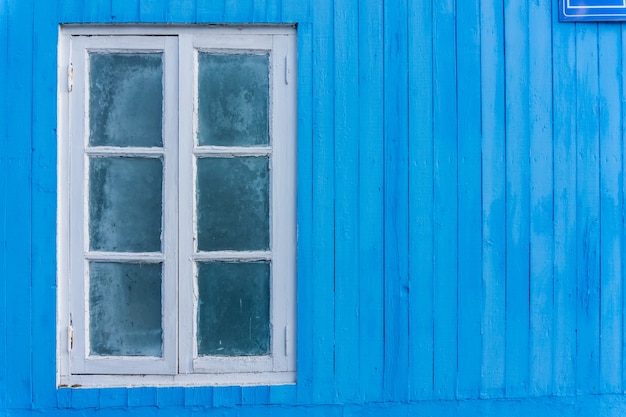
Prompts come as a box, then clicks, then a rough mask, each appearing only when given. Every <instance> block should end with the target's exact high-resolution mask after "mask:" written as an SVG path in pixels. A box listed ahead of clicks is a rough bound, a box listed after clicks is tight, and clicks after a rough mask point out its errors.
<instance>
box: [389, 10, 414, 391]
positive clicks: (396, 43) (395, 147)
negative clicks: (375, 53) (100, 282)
mask: <svg viewBox="0 0 626 417" xmlns="http://www.w3.org/2000/svg"><path fill="white" fill-rule="evenodd" d="M406 10H407V1H406V0H400V1H397V2H394V3H393V4H391V3H385V4H384V6H383V16H384V20H383V24H384V32H383V42H384V54H383V57H384V60H385V67H384V70H385V79H384V83H383V86H384V99H383V100H384V107H383V115H384V125H383V129H384V130H383V141H384V145H383V155H384V180H383V187H384V195H383V201H384V205H385V206H384V216H385V217H384V227H385V229H384V233H385V235H384V245H385V246H384V257H385V258H384V259H385V289H384V294H385V298H384V300H385V306H384V308H385V333H384V338H385V368H384V399H385V400H388V401H399V400H401V399H402V398H406V397H407V394H408V379H407V376H408V375H407V373H406V369H407V366H408V359H409V353H408V329H409V323H408V321H409V320H408V315H409V303H408V292H409V279H408V278H409V277H408V259H407V257H406V253H408V205H409V204H408V175H407V167H408V155H407V151H408V149H409V146H408V120H407V114H408V74H407V69H408V50H407V38H406V33H407V14H406Z"/></svg>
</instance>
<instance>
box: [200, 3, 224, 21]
mask: <svg viewBox="0 0 626 417" xmlns="http://www.w3.org/2000/svg"><path fill="white" fill-rule="evenodd" d="M196 20H197V21H198V23H219V22H223V21H224V0H212V1H202V0H199V1H197V2H196Z"/></svg>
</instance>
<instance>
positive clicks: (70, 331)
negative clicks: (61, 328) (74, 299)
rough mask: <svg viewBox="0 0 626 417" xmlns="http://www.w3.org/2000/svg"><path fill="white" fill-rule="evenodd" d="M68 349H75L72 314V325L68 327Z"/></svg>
mask: <svg viewBox="0 0 626 417" xmlns="http://www.w3.org/2000/svg"><path fill="white" fill-rule="evenodd" d="M67 347H68V349H69V350H72V349H74V326H73V325H72V315H71V314H70V325H69V326H67Z"/></svg>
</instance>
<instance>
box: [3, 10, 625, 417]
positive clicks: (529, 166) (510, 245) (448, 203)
mask: <svg viewBox="0 0 626 417" xmlns="http://www.w3.org/2000/svg"><path fill="white" fill-rule="evenodd" d="M559 13H560V6H559V2H558V0H538V1H533V2H527V1H525V0H507V1H503V2H494V1H486V0H467V1H465V0H464V1H463V2H460V1H457V2H454V1H449V0H446V1H434V0H430V1H429V0H426V1H421V0H402V1H394V2H391V1H385V2H380V1H375V0H324V1H312V0H245V1H243V0H237V1H235V0H220V1H204V0H124V1H120V0H46V1H44V0H0V45H3V47H2V48H0V79H1V80H3V81H4V83H3V84H2V88H0V197H1V198H0V241H1V242H2V250H0V275H1V276H2V280H0V415H9V416H30V415H40V414H41V415H46V416H57V415H58V416H66V415H67V416H72V415H76V416H78V415H82V416H85V415H87V416H92V415H93V416H119V415H122V416H124V415H142V416H144V415H147V416H181V415H182V416H191V415H199V414H206V415H215V416H259V415H273V416H387V415H394V416H409V415H410V416H413V415H446V416H473V415H486V416H491V415H493V416H500V415H550V416H569V415H589V416H591V415H593V416H595V415H602V416H613V415H615V416H617V415H623V414H624V410H626V397H625V396H624V395H623V393H624V390H625V388H626V379H625V378H626V360H625V357H624V353H625V345H624V341H625V340H626V337H625V336H626V320H625V317H624V309H625V295H626V292H625V286H624V278H625V266H624V261H623V259H624V257H625V256H626V235H625V230H626V229H625V227H624V218H625V217H626V206H625V202H624V198H625V195H624V166H625V161H624V130H623V129H624V128H623V127H624V125H625V124H626V121H625V117H626V111H625V107H624V104H623V103H624V102H625V100H626V88H625V79H624V74H626V67H625V65H626V63H625V61H624V59H623V57H624V56H625V55H624V54H625V52H626V28H624V27H622V26H621V25H620V24H607V23H601V24H577V25H572V24H564V23H560V22H559ZM134 22H140V23H162V24H164V23H236V24H244V23H297V24H298V54H299V56H298V127H299V129H298V130H299V133H298V342H297V343H298V368H297V371H298V382H297V384H295V385H288V386H271V387H267V386H259V387H237V386H235V387H194V388H182V387H177V388H151V387H146V388H133V389H124V388H115V389H69V388H62V389H57V388H56V387H55V361H56V352H55V349H56V344H55V337H56V336H55V311H56V310H55V306H56V304H55V303H56V284H55V280H56V277H55V273H56V247H55V245H56V163H57V155H56V141H57V138H56V111H57V109H56V71H57V62H56V59H57V58H56V57H57V55H56V48H57V36H58V27H59V24H60V23H103V24H109V23H134ZM505 51H506V53H505Z"/></svg>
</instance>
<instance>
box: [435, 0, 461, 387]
mask: <svg viewBox="0 0 626 417" xmlns="http://www.w3.org/2000/svg"><path fill="white" fill-rule="evenodd" d="M454 5H455V2H454V1H453V0H440V1H437V2H434V3H433V77H434V84H433V97H434V100H433V158H434V160H433V167H434V170H433V180H434V181H433V222H434V230H436V233H435V234H434V237H433V263H434V264H433V300H434V301H433V304H434V317H435V321H434V367H435V371H434V382H433V385H434V387H433V389H434V395H435V397H436V398H445V399H452V398H454V397H455V395H456V372H457V364H458V356H457V353H458V350H457V349H458V344H457V343H458V340H457V308H458V305H457V261H458V259H457V253H458V241H457V226H458V212H457V210H458V206H457V204H458V201H457V181H458V172H457V123H458V119H457V99H456V93H457V91H456V39H455V6H454Z"/></svg>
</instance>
